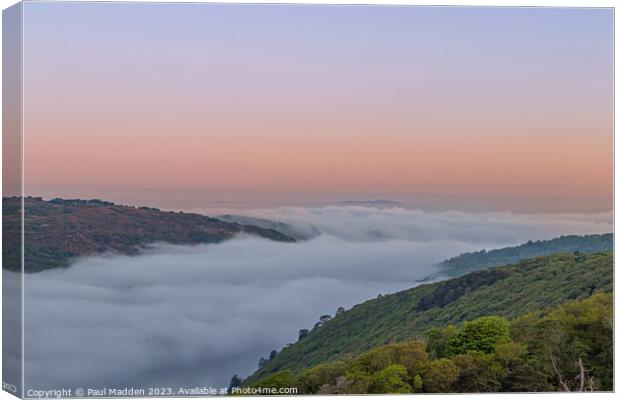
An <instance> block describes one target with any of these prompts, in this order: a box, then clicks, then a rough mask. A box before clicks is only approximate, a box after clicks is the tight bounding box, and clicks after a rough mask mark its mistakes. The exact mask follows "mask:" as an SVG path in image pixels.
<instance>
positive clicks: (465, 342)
mask: <svg viewBox="0 0 620 400" xmlns="http://www.w3.org/2000/svg"><path fill="white" fill-rule="evenodd" d="M509 340H510V336H509V328H508V321H507V320H506V319H505V318H501V317H483V318H478V319H477V320H475V321H471V322H466V323H465V324H464V325H463V327H462V328H461V330H460V331H459V332H458V333H457V334H456V335H454V336H452V337H451V338H450V339H449V340H448V343H447V349H446V353H447V354H448V355H450V356H453V355H456V354H463V353H467V352H470V351H482V352H486V353H490V352H491V351H493V349H494V348H495V345H497V344H500V343H506V342H508V341H509Z"/></svg>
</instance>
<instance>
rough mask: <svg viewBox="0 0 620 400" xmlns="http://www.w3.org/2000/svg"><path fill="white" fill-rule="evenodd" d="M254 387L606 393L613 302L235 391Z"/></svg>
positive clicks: (471, 331)
mask: <svg viewBox="0 0 620 400" xmlns="http://www.w3.org/2000/svg"><path fill="white" fill-rule="evenodd" d="M238 384H239V381H238V380H233V381H232V383H231V386H232V385H235V386H236V387H238ZM259 388H260V389H265V388H273V389H279V388H297V389H298V391H299V393H302V394H365V393H374V394H385V393H481V392H559V391H576V392H584V391H608V392H609V391H612V390H613V389H614V385H613V295H612V294H611V293H601V292H598V293H595V294H593V295H592V296H590V297H588V298H586V299H580V300H572V301H567V302H565V303H563V304H562V305H560V306H558V307H555V308H553V309H545V310H536V311H534V312H531V313H528V314H525V315H523V316H520V317H518V318H516V319H513V320H512V321H508V320H506V319H505V318H502V317H498V316H485V317H481V318H477V319H475V320H471V321H466V322H465V323H463V324H462V325H461V326H460V327H456V326H454V325H449V326H447V327H445V328H442V329H432V330H430V331H429V332H427V334H426V336H425V337H424V338H420V339H416V340H411V341H407V342H400V343H391V344H388V345H385V346H381V347H377V348H375V349H373V350H370V351H368V352H365V353H363V354H361V355H359V356H356V357H346V358H341V359H338V360H335V361H331V362H327V363H323V364H319V365H317V366H315V367H312V368H308V369H304V370H302V371H300V372H296V373H294V372H292V371H290V370H282V371H280V372H276V373H275V374H273V375H269V376H268V377H266V378H263V379H261V380H260V381H258V382H256V383H255V384H254V385H252V386H251V387H247V386H246V387H242V388H240V389H241V390H242V391H243V390H246V391H248V390H252V389H259ZM237 390H239V389H237ZM276 393H277V392H276Z"/></svg>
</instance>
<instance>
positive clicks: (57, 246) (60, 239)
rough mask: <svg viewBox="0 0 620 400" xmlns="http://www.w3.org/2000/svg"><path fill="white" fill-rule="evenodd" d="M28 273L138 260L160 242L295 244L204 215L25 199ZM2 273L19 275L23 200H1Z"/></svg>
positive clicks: (98, 202) (266, 231)
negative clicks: (91, 259)
mask: <svg viewBox="0 0 620 400" xmlns="http://www.w3.org/2000/svg"><path fill="white" fill-rule="evenodd" d="M24 207H25V222H24V234H25V243H26V246H25V270H26V272H37V271H43V270H46V269H50V268H57V267H66V266H68V265H69V263H70V261H71V259H72V258H74V257H78V256H88V255H96V254H101V253H104V252H117V253H121V254H128V255H134V254H138V253H139V252H140V250H141V249H143V248H144V246H145V245H148V244H150V243H155V242H167V243H172V244H199V243H217V242H221V241H224V240H227V239H230V238H232V237H234V236H235V235H237V234H240V233H245V234H249V235H255V236H258V237H262V238H265V239H270V240H275V241H281V242H294V241H295V239H293V238H291V237H289V236H287V235H285V234H283V233H280V232H278V231H276V230H273V229H265V228H261V227H258V226H253V225H242V224H237V223H232V222H225V221H221V220H219V219H215V218H210V217H206V216H204V215H199V214H191V213H182V212H166V211H160V210H158V209H156V208H151V207H131V206H124V205H118V204H114V203H112V202H108V201H102V200H78V199H73V200H63V199H54V200H51V201H45V200H43V199H41V198H40V197H27V198H25V199H24ZM2 210H3V220H2V231H3V253H2V256H3V265H2V266H3V268H5V269H8V270H12V271H19V270H20V269H21V265H20V241H21V237H20V223H21V222H20V199H19V198H17V197H4V198H3V199H2Z"/></svg>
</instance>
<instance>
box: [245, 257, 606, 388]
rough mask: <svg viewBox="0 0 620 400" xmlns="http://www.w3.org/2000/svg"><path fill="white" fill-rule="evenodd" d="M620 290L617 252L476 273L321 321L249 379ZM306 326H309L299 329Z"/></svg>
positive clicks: (250, 382) (536, 261)
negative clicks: (616, 284)
mask: <svg viewBox="0 0 620 400" xmlns="http://www.w3.org/2000/svg"><path fill="white" fill-rule="evenodd" d="M612 290H613V253H612V252H603V253H596V254H581V253H578V254H573V253H570V254H554V255H550V256H545V257H537V258H531V259H527V260H524V261H521V262H519V263H518V264H514V265H508V266H503V267H495V268H491V269H487V270H482V271H475V272H472V273H470V274H467V275H464V276H462V277H459V278H454V279H449V280H446V281H441V282H436V283H431V284H425V285H421V286H418V287H415V288H413V289H408V290H404V291H401V292H397V293H394V294H389V295H384V296H379V297H378V298H376V299H373V300H368V301H366V302H364V303H362V304H358V305H356V306H355V307H353V308H351V309H350V310H347V311H344V310H339V311H338V312H337V313H336V315H335V316H333V317H330V316H322V317H321V318H320V321H319V322H318V323H317V324H316V325H315V326H314V328H312V326H309V327H307V328H312V329H310V330H309V332H306V331H304V334H303V335H301V332H300V337H301V339H299V340H298V341H297V342H296V343H294V344H291V345H288V346H287V347H285V348H284V349H282V351H280V352H279V353H277V356H276V357H274V358H273V359H272V360H270V361H267V362H265V363H264V364H263V365H262V367H261V368H260V369H259V370H258V371H256V372H255V373H254V374H253V375H252V376H250V377H249V378H247V379H246V380H245V381H244V386H248V385H253V384H254V383H256V382H257V381H259V380H261V379H263V378H265V377H267V376H269V375H272V374H274V373H276V372H280V371H287V370H290V371H293V372H295V373H297V372H299V371H302V370H305V369H307V368H309V367H313V366H315V365H318V364H321V363H325V362H327V361H332V360H339V359H346V358H347V357H352V356H357V355H360V354H362V353H364V352H366V351H368V350H370V349H373V348H377V347H379V346H383V345H386V344H388V343H398V342H403V341H407V340H410V339H415V338H418V337H421V336H423V335H424V334H425V332H426V331H427V330H428V329H430V328H432V327H444V326H447V325H449V324H459V323H461V322H463V321H468V320H473V319H476V318H479V317H482V316H488V315H496V316H501V317H506V318H508V319H512V318H514V317H517V316H520V315H523V314H526V313H528V312H530V311H534V310H546V309H549V308H552V307H555V306H557V305H559V304H562V303H564V302H566V301H569V300H575V299H584V298H587V297H589V296H591V295H592V294H593V293H595V292H605V293H610V292H611V291H612ZM300 328H302V327H300Z"/></svg>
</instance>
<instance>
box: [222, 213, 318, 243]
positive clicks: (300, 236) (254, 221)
mask: <svg viewBox="0 0 620 400" xmlns="http://www.w3.org/2000/svg"><path fill="white" fill-rule="evenodd" d="M216 218H217V219H220V220H222V221H226V222H234V223H237V224H241V225H254V226H259V227H261V228H265V229H273V230H276V231H278V232H281V233H283V234H285V235H286V236H289V237H291V238H294V239H296V240H307V239H312V238H313V237H316V236H319V235H320V234H321V231H319V230H318V229H317V228H314V227H313V228H312V232H311V233H309V234H304V233H301V232H299V230H296V229H295V228H294V227H293V226H292V225H289V224H287V223H284V222H279V221H272V220H270V219H265V218H255V217H247V216H244V215H234V214H225V215H218V216H216Z"/></svg>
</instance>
